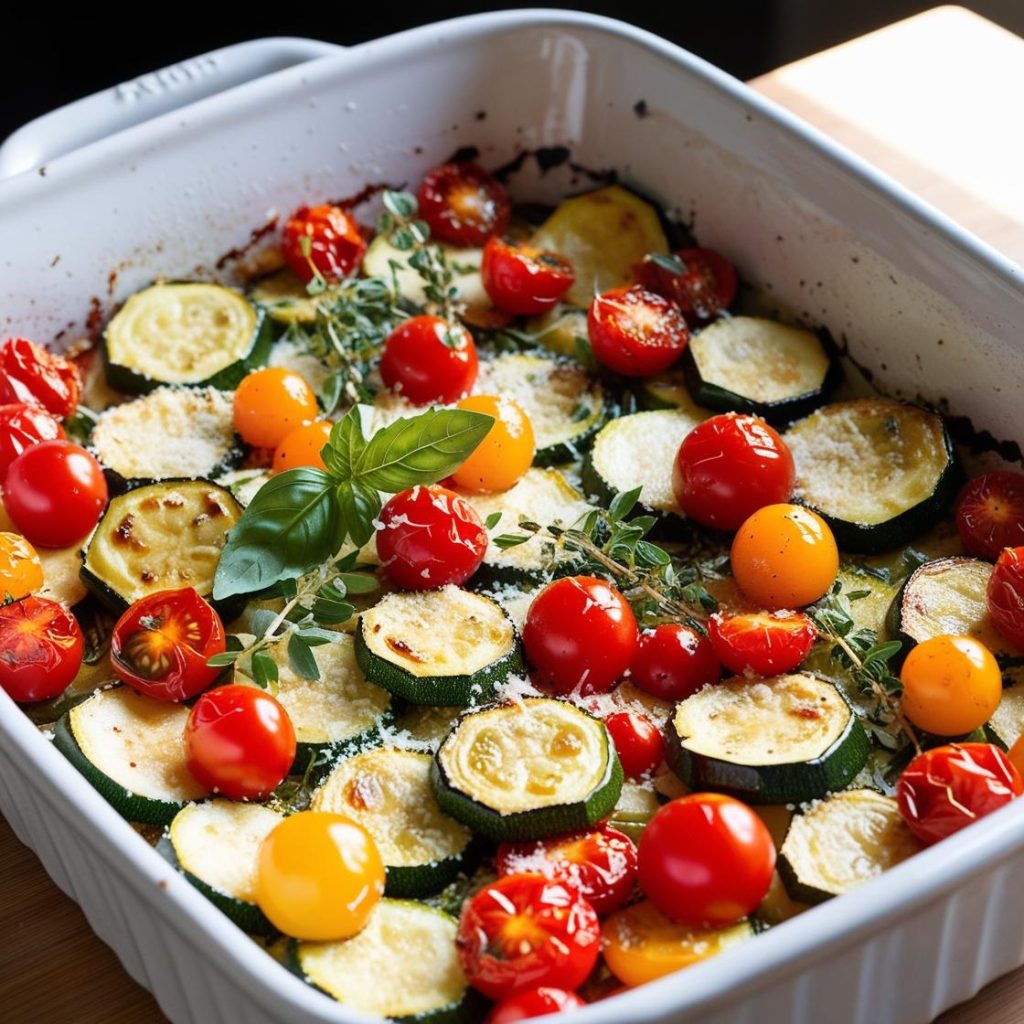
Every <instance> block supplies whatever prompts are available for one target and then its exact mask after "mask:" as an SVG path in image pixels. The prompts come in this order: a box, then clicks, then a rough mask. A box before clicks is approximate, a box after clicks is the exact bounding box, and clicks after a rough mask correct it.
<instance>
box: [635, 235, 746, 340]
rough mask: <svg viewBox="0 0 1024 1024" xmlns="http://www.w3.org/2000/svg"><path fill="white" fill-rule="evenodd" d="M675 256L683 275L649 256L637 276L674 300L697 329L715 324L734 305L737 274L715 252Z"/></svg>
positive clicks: (688, 251) (687, 251)
mask: <svg viewBox="0 0 1024 1024" xmlns="http://www.w3.org/2000/svg"><path fill="white" fill-rule="evenodd" d="M675 255H676V258H677V259H678V260H679V262H680V263H682V265H683V268H684V269H683V271H682V273H676V272H673V271H672V270H669V269H668V267H666V266H663V265H661V264H659V263H658V262H657V261H656V260H655V259H653V258H652V257H650V256H645V257H644V258H643V259H642V260H641V261H640V262H639V263H637V264H635V265H634V267H633V276H634V277H635V278H636V279H637V281H638V282H639V283H640V284H642V285H643V286H644V287H645V288H647V289H649V290H650V291H652V292H657V293H658V294H659V295H664V296H665V298H667V299H671V300H672V301H673V302H674V303H675V304H676V305H677V306H678V307H679V308H680V309H681V310H682V312H683V315H684V316H685V317H686V319H687V320H688V321H689V322H690V323H692V324H695V325H696V324H702V323H707V322H708V321H709V320H714V319H715V317H717V316H718V315H719V314H720V313H721V312H722V311H723V310H726V309H728V308H729V307H730V306H731V305H732V304H733V302H734V301H735V300H736V291H737V287H738V282H737V279H736V270H735V268H734V267H733V265H732V264H731V263H730V262H729V261H728V260H727V259H726V258H725V257H724V256H722V255H721V254H720V253H717V252H715V251H714V250H713V249H681V250H680V251H679V252H677V253H676V254H675Z"/></svg>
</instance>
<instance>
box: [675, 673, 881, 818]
mask: <svg viewBox="0 0 1024 1024" xmlns="http://www.w3.org/2000/svg"><path fill="white" fill-rule="evenodd" d="M665 735H666V751H665V759H666V761H668V764H669V766H670V767H671V768H672V770H673V771H674V772H675V773H676V775H678V776H679V778H680V779H681V780H682V781H683V782H684V783H685V784H686V785H687V786H689V787H690V788H691V789H698V790H700V789H717V790H723V791H725V792H727V793H732V794H734V795H736V796H739V797H740V798H742V799H743V800H746V801H747V802H748V803H756V804H793V803H802V802H803V801H805V800H818V799H820V798H821V797H823V796H825V795H826V794H828V793H831V792H833V791H835V790H839V789H843V788H844V787H845V786H847V785H849V783H850V782H851V781H852V779H853V778H854V776H855V775H856V774H857V773H858V772H859V771H860V770H861V768H863V767H864V765H865V764H866V763H867V759H868V753H869V751H870V742H869V741H868V737H867V734H866V733H865V732H864V728H863V726H861V724H860V721H859V720H858V718H857V716H856V715H855V714H854V713H853V711H852V709H851V708H850V705H849V704H847V702H846V700H845V699H844V698H843V696H842V695H841V694H840V692H839V691H838V690H837V689H836V687H835V686H833V685H832V684H831V683H827V682H825V681H824V680H822V679H818V678H817V677H815V676H812V675H810V674H808V673H805V672H795V673H792V674H790V675H782V676H774V677H772V678H769V679H746V678H743V677H740V676H737V677H736V678H734V679H729V680H727V681H726V682H723V683H718V684H715V685H713V686H706V687H705V688H704V689H703V690H701V691H699V692H698V693H695V694H694V695H693V696H692V697H687V699H686V700H684V701H681V702H680V703H679V704H678V706H677V707H676V710H675V714H674V715H673V716H672V718H671V719H669V722H668V725H667V726H666V728H665Z"/></svg>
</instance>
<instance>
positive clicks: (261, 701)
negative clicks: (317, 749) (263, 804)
mask: <svg viewBox="0 0 1024 1024" xmlns="http://www.w3.org/2000/svg"><path fill="white" fill-rule="evenodd" d="M185 756H186V759H187V763H188V770H189V771H190V772H191V773H192V775H193V777H194V778H195V780H196V782H198V783H199V784H200V785H201V786H203V787H204V788H206V789H209V790H216V791H217V792H218V793H222V794H223V795H224V796H226V797H228V798H229V799H231V800H266V799H267V797H268V796H270V794H271V793H272V792H273V791H274V790H275V789H276V788H277V787H278V786H279V785H281V783H282V782H283V781H284V779H285V776H286V775H287V774H288V771H289V769H290V768H291V766H292V762H293V761H294V760H295V729H294V728H293V727H292V721H291V719H290V718H289V717H288V712H287V711H285V709H284V708H283V707H282V706H281V704H280V703H278V701H277V700H275V698H273V697H272V696H271V695H270V694H269V693H264V692H263V691H262V690H259V689H257V688H255V687H253V686H239V685H230V686H219V687H217V688H216V689H214V690H208V691H207V692H206V693H204V694H202V695H201V696H200V698H199V700H197V701H196V703H195V704H194V705H193V707H192V710H191V711H190V712H189V716H188V721H187V722H186V723H185Z"/></svg>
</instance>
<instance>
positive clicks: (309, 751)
mask: <svg viewBox="0 0 1024 1024" xmlns="http://www.w3.org/2000/svg"><path fill="white" fill-rule="evenodd" d="M312 651H313V659H314V661H316V666H317V668H318V669H319V670H320V678H319V679H315V680H313V679H304V678H303V677H302V676H300V675H299V674H298V673H297V672H295V671H294V670H293V669H292V667H291V664H290V662H289V659H288V643H287V641H282V642H280V643H276V644H274V645H273V646H271V647H270V648H268V653H269V654H270V656H271V657H272V658H273V659H274V662H275V663H276V664H277V693H276V694H275V696H276V697H277V699H278V701H279V702H280V703H281V705H282V706H283V707H284V709H285V711H287V712H288V717H289V718H290V719H291V721H292V726H293V727H294V729H295V739H296V741H297V744H296V750H295V769H294V770H295V771H296V772H299V773H301V772H303V771H305V770H306V766H307V765H308V764H309V759H310V756H311V755H313V756H316V757H317V758H319V759H321V760H322V759H323V758H324V757H325V756H326V755H327V752H328V751H329V750H331V749H333V748H343V749H346V750H355V749H359V748H361V747H363V746H365V745H366V744H368V743H371V742H374V741H376V742H378V743H379V742H380V739H379V737H380V735H381V733H382V731H383V730H384V729H386V728H387V727H388V726H390V725H391V724H392V722H393V721H394V712H393V707H392V703H393V702H392V697H391V694H390V693H389V692H388V691H387V690H385V689H382V688H381V687H379V686H375V685H374V684H373V683H371V682H368V681H367V680H366V678H365V677H364V676H363V671H362V669H361V668H360V667H359V663H358V662H357V660H356V653H355V641H354V640H353V639H352V637H351V636H349V634H347V633H339V634H338V635H337V637H336V638H335V639H333V640H331V642H330V643H326V644H321V645H320V646H318V647H314V648H313V649H312ZM241 668H242V667H241V666H239V671H241Z"/></svg>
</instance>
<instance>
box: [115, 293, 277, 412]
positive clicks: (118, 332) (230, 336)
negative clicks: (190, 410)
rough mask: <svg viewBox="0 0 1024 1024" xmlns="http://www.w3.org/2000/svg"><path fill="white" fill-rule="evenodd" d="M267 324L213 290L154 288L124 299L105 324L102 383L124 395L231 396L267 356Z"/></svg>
mask: <svg viewBox="0 0 1024 1024" xmlns="http://www.w3.org/2000/svg"><path fill="white" fill-rule="evenodd" d="M272 336H273V326H272V324H271V321H270V319H269V318H268V317H267V316H266V315H265V314H264V312H263V310H261V309H257V308H256V307H255V306H253V305H252V303H251V302H249V300H248V299H246V298H245V296H244V295H242V294H240V293H239V292H236V291H234V290H232V289H231V288H224V287H222V286H221V285H218V284H207V283H198V282H195V283H193V282H177V283H172V284H155V285H152V286H151V287H149V288H144V289H143V290H142V291H141V292H136V293H135V294H134V295H131V296H129V298H128V300H127V301H126V302H125V304H124V305H123V306H122V307H121V308H120V309H119V310H118V312H117V313H116V315H115V316H114V318H113V319H112V320H111V321H110V323H109V324H108V325H107V329H106V331H105V332H104V335H103V354H104V358H105V360H106V364H107V380H108V381H109V382H110V384H111V386H113V387H115V388H117V389H118V390H119V391H124V392H127V393H129V394H139V393H141V392H144V391H151V390H152V389H153V388H155V387H159V386H160V385H161V384H187V385H190V386H197V385H208V386H209V387H214V388H223V389H225V390H230V389H231V388H234V387H235V386H237V384H238V383H239V381H240V380H241V379H242V378H243V377H244V376H245V375H246V374H247V373H248V372H249V371H250V370H253V369H255V368H256V367H257V366H262V365H263V364H264V362H266V359H267V355H268V353H269V352H270V345H271V341H272Z"/></svg>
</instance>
